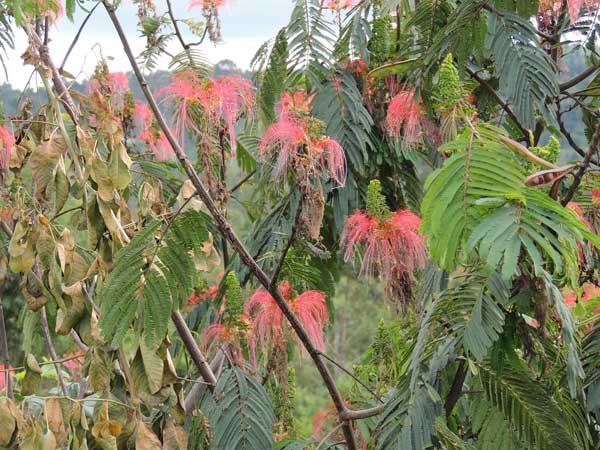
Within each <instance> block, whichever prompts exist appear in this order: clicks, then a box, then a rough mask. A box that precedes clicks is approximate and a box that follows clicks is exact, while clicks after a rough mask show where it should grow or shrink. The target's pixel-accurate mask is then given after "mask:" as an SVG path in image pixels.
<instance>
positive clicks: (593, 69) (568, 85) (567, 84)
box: [558, 64, 600, 92]
mask: <svg viewBox="0 0 600 450" xmlns="http://www.w3.org/2000/svg"><path fill="white" fill-rule="evenodd" d="M598 69H600V64H596V65H595V66H591V67H588V68H587V69H585V70H584V71H583V72H581V73H580V74H579V75H575V76H574V77H573V78H571V79H570V80H567V81H565V82H564V83H560V84H559V85H558V87H559V88H560V90H561V92H562V91H566V90H567V89H569V88H572V87H573V86H575V85H576V84H579V83H580V82H582V81H583V80H585V79H586V78H587V77H589V76H590V75H592V74H593V73H595V72H596V71H597V70H598Z"/></svg>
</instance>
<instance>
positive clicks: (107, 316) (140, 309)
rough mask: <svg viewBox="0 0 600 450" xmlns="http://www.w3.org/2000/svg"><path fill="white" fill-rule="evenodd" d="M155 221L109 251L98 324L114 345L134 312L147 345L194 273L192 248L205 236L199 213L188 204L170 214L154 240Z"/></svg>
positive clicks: (161, 330) (163, 328) (157, 337)
mask: <svg viewBox="0 0 600 450" xmlns="http://www.w3.org/2000/svg"><path fill="white" fill-rule="evenodd" d="M159 230H160V222H151V223H150V224H149V225H147V226H146V227H144V228H143V229H142V230H141V231H140V232H139V233H138V234H136V236H135V237H134V238H133V239H132V240H131V242H130V243H129V244H127V246H125V247H123V248H122V249H121V250H119V252H118V253H117V254H116V256H115V263H114V267H113V270H112V271H111V273H110V274H109V275H108V277H107V278H106V280H105V281H104V284H103V286H102V287H101V288H100V289H99V290H98V292H97V294H96V297H97V298H98V299H99V303H100V322H99V327H100V329H101V330H102V334H103V336H104V337H105V339H106V340H107V342H108V343H109V345H110V346H111V347H113V348H115V347H118V346H119V345H120V344H121V342H122V341H123V338H124V337H125V334H126V333H127V331H128V330H129V328H130V326H131V324H132V323H133V322H134V319H135V317H136V315H137V316H138V317H139V320H140V322H141V327H140V329H141V331H142V333H143V335H144V337H145V340H146V343H147V345H148V346H149V347H150V346H151V345H152V344H154V343H156V342H160V341H161V340H162V339H163V338H164V336H165V334H166V332H167V327H168V323H169V320H170V317H171V312H172V311H173V310H175V309H178V308H179V307H180V306H181V304H182V303H183V302H184V301H185V299H187V297H188V296H189V295H190V294H191V292H192V287H193V280H194V276H195V274H196V264H195V259H194V252H197V253H196V255H198V256H199V257H202V255H201V248H202V246H203V244H204V243H206V242H207V241H208V239H209V234H208V231H207V229H206V226H205V220H204V217H203V216H202V215H201V214H200V213H198V212H196V211H193V210H189V211H186V212H185V213H183V214H181V215H180V216H179V217H178V218H176V219H175V220H174V221H173V222H172V223H171V224H170V226H169V227H168V229H167V230H166V231H165V232H164V236H163V239H162V242H157V238H158V237H160V236H159Z"/></svg>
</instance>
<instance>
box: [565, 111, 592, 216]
mask: <svg viewBox="0 0 600 450" xmlns="http://www.w3.org/2000/svg"><path fill="white" fill-rule="evenodd" d="M599 143H600V122H598V124H597V125H596V130H595V131H594V136H592V141H591V142H590V147H589V148H588V151H587V152H586V154H585V157H584V158H583V161H582V162H581V165H580V166H579V170H578V171H577V173H576V174H575V178H574V179H573V183H571V186H569V190H568V192H567V194H566V195H565V197H564V198H563V199H562V201H561V203H562V205H563V206H565V205H566V204H567V203H569V202H570V201H571V199H572V198H573V196H574V195H575V192H576V191H577V188H578V187H579V185H580V184H581V180H582V179H583V175H585V171H586V170H587V168H588V167H589V165H590V162H591V161H592V155H593V154H594V153H596V154H597V153H598V144H599Z"/></svg>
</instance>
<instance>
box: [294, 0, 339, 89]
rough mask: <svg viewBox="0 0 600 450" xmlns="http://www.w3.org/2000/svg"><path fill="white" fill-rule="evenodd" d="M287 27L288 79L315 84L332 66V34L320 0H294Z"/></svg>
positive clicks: (333, 34)
mask: <svg viewBox="0 0 600 450" xmlns="http://www.w3.org/2000/svg"><path fill="white" fill-rule="evenodd" d="M294 3H295V5H294V9H293V11H292V16H291V18H290V23H289V24H288V25H287V27H286V31H287V41H288V50H289V65H290V67H291V74H290V78H291V79H292V80H303V81H304V82H305V83H310V84H312V85H317V84H318V83H319V79H320V76H321V75H323V73H324V71H325V70H326V69H328V68H330V67H331V54H332V50H333V41H334V36H335V33H334V31H333V29H332V28H331V26H330V24H329V23H328V22H327V21H326V19H325V18H324V15H323V11H322V10H321V2H320V1H319V0H295V2H294Z"/></svg>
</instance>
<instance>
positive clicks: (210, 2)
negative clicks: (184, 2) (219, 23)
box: [188, 0, 226, 9]
mask: <svg viewBox="0 0 600 450" xmlns="http://www.w3.org/2000/svg"><path fill="white" fill-rule="evenodd" d="M225 2H226V0H192V1H191V2H190V4H189V6H188V9H192V8H194V7H195V6H199V7H200V8H220V7H222V6H225Z"/></svg>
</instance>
